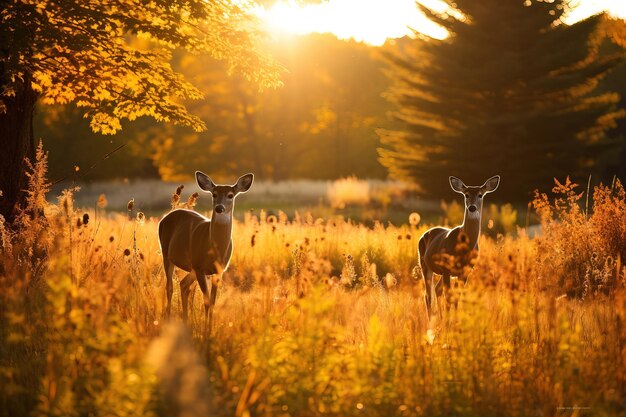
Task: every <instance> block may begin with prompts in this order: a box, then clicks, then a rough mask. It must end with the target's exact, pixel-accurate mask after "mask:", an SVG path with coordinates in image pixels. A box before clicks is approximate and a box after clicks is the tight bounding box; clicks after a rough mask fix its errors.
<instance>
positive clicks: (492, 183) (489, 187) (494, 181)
mask: <svg viewBox="0 0 626 417" xmlns="http://www.w3.org/2000/svg"><path fill="white" fill-rule="evenodd" d="M498 185H500V176H499V175H494V176H493V177H491V178H489V179H488V180H487V181H485V183H484V184H483V185H482V187H480V188H482V189H483V191H484V192H485V194H486V193H492V192H494V191H496V190H497V189H498Z"/></svg>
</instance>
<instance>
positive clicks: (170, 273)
mask: <svg viewBox="0 0 626 417" xmlns="http://www.w3.org/2000/svg"><path fill="white" fill-rule="evenodd" d="M163 268H164V269H165V280H166V281H165V292H166V295H167V307H166V309H165V317H167V318H169V317H170V312H171V310H172V294H173V293H174V282H173V281H172V279H173V277H174V264H173V263H172V262H170V260H169V259H167V258H163Z"/></svg>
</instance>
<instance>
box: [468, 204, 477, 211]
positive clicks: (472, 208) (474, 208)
mask: <svg viewBox="0 0 626 417" xmlns="http://www.w3.org/2000/svg"><path fill="white" fill-rule="evenodd" d="M467 209H468V210H469V212H470V213H474V212H475V211H476V210H478V208H477V207H476V206H475V205H473V204H472V205H471V206H469V207H468V208H467Z"/></svg>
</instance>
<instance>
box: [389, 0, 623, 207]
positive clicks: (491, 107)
mask: <svg viewBox="0 0 626 417" xmlns="http://www.w3.org/2000/svg"><path fill="white" fill-rule="evenodd" d="M446 2H447V3H448V5H449V6H450V8H451V11H449V12H447V13H437V12H435V11H433V10H431V9H428V8H427V7H425V6H423V5H418V7H420V8H421V10H422V11H423V12H424V13H425V14H426V15H427V17H428V18H430V19H431V20H432V21H434V22H436V23H438V24H440V25H442V26H443V27H445V28H446V29H447V30H448V31H449V33H450V36H449V37H448V38H447V39H445V40H437V39H432V38H428V37H425V36H423V35H418V37H417V39H415V40H414V41H413V42H412V45H411V47H410V48H409V49H408V50H407V51H405V52H402V53H395V54H392V55H391V56H390V62H391V65H392V68H393V75H392V76H393V78H394V84H395V87H394V88H393V89H392V90H391V92H390V97H391V100H392V101H393V102H394V103H396V104H397V106H398V107H399V110H398V111H397V112H396V113H395V118H397V119H398V121H399V122H400V123H401V124H402V126H403V128H402V130H398V131H388V130H387V131H384V130H383V131H380V136H381V142H382V143H383V146H384V148H383V149H380V150H379V152H380V155H381V162H382V163H383V164H384V165H385V166H386V167H388V169H389V170H390V173H391V175H392V176H395V177H399V178H403V179H409V180H412V181H415V182H416V183H417V184H418V185H419V186H420V188H421V190H422V192H423V193H424V194H425V195H428V196H432V197H437V198H445V197H449V196H450V193H449V190H448V187H447V183H448V180H447V178H448V176H449V175H455V176H458V177H461V178H463V180H464V181H466V183H468V184H481V183H482V181H484V179H485V178H488V177H490V176H491V175H495V174H500V175H502V184H501V187H500V189H499V190H498V196H499V197H500V198H506V199H509V200H514V201H520V200H525V199H526V198H527V197H528V193H529V192H530V191H532V190H533V189H534V188H537V187H541V186H543V185H546V184H550V183H551V179H552V177H563V176H566V175H574V176H575V175H577V174H578V175H584V176H585V177H586V175H588V174H589V173H590V172H591V171H592V170H593V169H594V164H595V162H596V161H597V159H598V157H599V156H600V154H601V153H603V152H605V151H606V150H607V148H608V147H609V146H610V145H611V141H609V140H607V139H606V137H605V131H606V130H607V129H609V128H610V127H612V126H614V125H615V120H616V119H617V118H619V117H621V116H623V111H620V110H617V106H616V103H617V102H618V100H619V97H618V95H617V94H614V93H610V92H609V93H604V94H600V95H593V93H592V92H593V91H594V89H595V87H596V85H597V84H598V82H599V80H600V79H601V78H602V77H603V76H604V75H605V74H606V73H607V72H608V71H610V70H611V68H613V67H615V66H616V65H618V64H619V62H620V61H621V60H622V59H623V56H624V54H623V53H619V54H611V55H608V56H607V55H604V56H603V55H601V54H600V53H599V52H598V51H599V48H598V45H599V40H598V27H599V25H600V24H601V22H602V20H603V19H604V16H603V15H596V16H592V17H590V18H588V19H586V20H583V21H580V22H578V23H576V24H573V25H571V26H570V25H566V24H564V23H562V21H561V18H562V17H563V15H564V13H566V12H567V4H568V1H567V0H555V1H552V2H544V1H535V0H533V1H530V0H526V1H523V0H482V1H476V0H446Z"/></svg>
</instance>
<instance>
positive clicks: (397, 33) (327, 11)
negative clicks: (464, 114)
mask: <svg viewBox="0 0 626 417" xmlns="http://www.w3.org/2000/svg"><path fill="white" fill-rule="evenodd" d="M477 1H480V0H477ZM422 3H424V4H426V5H428V7H431V8H433V9H435V10H437V11H443V10H445V9H446V6H445V4H444V3H443V2H441V1H439V0H427V1H422ZM604 10H606V11H609V13H610V14H611V15H612V16H615V17H621V18H626V0H578V7H576V8H575V9H574V10H573V11H572V12H571V13H570V14H569V15H568V16H567V18H566V19H565V21H566V23H574V22H576V21H578V20H581V19H584V18H586V17H588V16H591V15H592V14H595V13H599V12H601V11H604ZM257 15H258V16H259V17H260V18H261V19H262V20H263V21H264V22H265V24H266V25H267V27H268V30H269V31H270V32H273V33H275V34H277V35H281V34H290V33H291V34H301V35H303V34H307V33H312V32H318V33H333V34H335V36H337V37H338V38H339V39H354V40H356V41H360V42H366V43H368V44H371V45H382V44H383V43H384V42H385V41H386V40H387V39H390V38H400V37H402V36H405V35H411V34H412V31H411V28H412V29H415V30H417V31H419V32H422V33H424V34H426V35H428V36H432V37H433V38H438V39H443V38H445V37H446V36H447V32H446V30H445V29H443V28H442V27H440V26H437V25H436V24H434V23H433V22H431V21H430V20H428V19H427V18H426V17H425V16H424V15H423V14H421V13H420V12H419V10H418V9H417V7H416V6H415V0H328V1H325V2H322V3H319V4H309V5H301V4H298V3H296V2H294V1H293V0H281V1H278V2H277V3H275V4H274V5H273V6H271V7H269V8H267V9H266V8H263V7H261V8H259V9H257Z"/></svg>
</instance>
